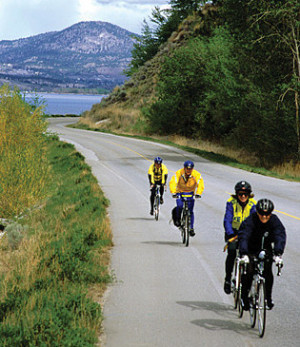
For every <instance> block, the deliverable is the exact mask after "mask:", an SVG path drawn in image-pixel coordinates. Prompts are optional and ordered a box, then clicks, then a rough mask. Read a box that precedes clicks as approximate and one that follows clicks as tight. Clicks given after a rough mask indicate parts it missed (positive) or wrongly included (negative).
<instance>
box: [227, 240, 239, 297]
mask: <svg viewBox="0 0 300 347" xmlns="http://www.w3.org/2000/svg"><path fill="white" fill-rule="evenodd" d="M236 248H237V242H230V243H229V244H228V249H227V258H226V261H225V282H224V291H225V293H226V294H230V293H231V275H232V270H233V266H234V260H235V257H236Z"/></svg>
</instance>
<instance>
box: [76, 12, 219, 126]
mask: <svg viewBox="0 0 300 347" xmlns="http://www.w3.org/2000/svg"><path fill="white" fill-rule="evenodd" d="M216 20H217V14H216V8H215V7H214V6H207V7H206V8H205V10H204V11H202V12H201V13H196V14H194V15H191V16H189V17H188V18H186V19H185V20H184V21H183V22H182V23H181V24H180V26H179V27H178V30H177V31H174V32H173V33H172V35H171V36H170V38H169V39H168V40H167V42H165V43H164V44H163V45H161V47H160V49H159V51H158V53H157V54H156V55H155V56H154V57H153V59H151V60H149V61H147V62H146V63H145V64H144V65H143V66H141V67H140V68H139V69H138V71H137V72H136V73H135V74H134V75H133V76H131V78H130V79H129V80H128V81H125V83H124V84H123V85H121V86H117V87H116V88H115V89H114V90H113V91H112V93H110V94H109V96H108V97H107V98H105V99H103V100H102V102H101V103H99V104H96V105H94V106H93V108H92V109H91V110H90V111H88V112H86V113H85V114H84V118H83V119H81V123H89V124H90V123H97V122H99V121H100V120H102V119H107V118H110V119H111V122H105V123H102V124H101V125H97V124H94V126H96V127H100V126H101V128H109V129H111V130H117V129H118V128H120V127H122V122H123V121H124V124H125V127H127V125H128V124H130V126H129V128H131V129H130V132H132V128H134V127H135V123H136V122H138V119H139V118H140V116H141V113H140V111H141V109H142V107H144V106H146V105H151V103H152V102H153V101H154V100H155V98H156V96H155V88H156V86H157V82H158V79H159V77H158V74H159V72H160V70H161V66H162V64H163V62H164V60H165V58H166V57H171V56H172V54H173V53H174V52H175V51H176V50H177V49H178V48H180V47H182V46H185V45H186V44H187V42H188V41H189V40H190V39H191V38H193V37H197V36H198V35H201V33H205V32H208V31H210V30H211V26H212V23H214V22H215V21H216ZM112 111H113V112H112ZM113 113H114V114H115V115H116V116H117V118H121V119H120V120H119V121H117V122H115V121H114V119H113V118H114V116H113ZM122 130H125V129H124V128H123V129H122ZM127 130H129V129H128V128H127ZM139 131H141V129H140V130H139Z"/></svg>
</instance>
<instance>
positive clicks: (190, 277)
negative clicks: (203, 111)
mask: <svg viewBox="0 0 300 347" xmlns="http://www.w3.org/2000/svg"><path fill="white" fill-rule="evenodd" d="M49 122H50V127H49V128H50V129H51V130H52V131H55V132H57V134H59V136H60V138H61V139H62V140H64V141H67V142H71V143H73V144H74V145H75V146H76V148H77V150H78V151H80V152H81V153H82V154H83V155H84V156H85V158H86V162H87V163H88V164H89V165H90V166H91V167H92V170H93V174H94V175H95V177H96V178H97V179H98V181H99V185H100V186H101V188H102V190H103V191H104V193H105V195H106V197H107V198H108V199H109V200H110V207H109V216H110V220H111V225H112V230H113V241H114V247H113V250H112V263H111V271H112V274H113V276H114V282H113V283H112V284H111V285H110V286H109V289H108V291H107V293H106V299H105V305H104V317H105V318H104V330H105V334H104V336H103V337H102V345H104V346H107V347H123V346H124V347H135V346H139V347H144V346H151V347H154V346H155V347H175V346H178V347H183V346H189V347H194V346H230V347H234V346H274V347H275V346H285V347H287V346H299V345H300V319H299V309H300V299H299V295H300V294H299V293H300V266H299V263H300V251H299V250H300V183H293V182H288V181H284V180H279V179H275V178H270V177H265V176H262V175H258V174H254V173H250V172H246V171H242V170H239V169H235V168H231V167H228V166H225V165H220V164H216V163H214V162H210V161H208V160H206V159H203V158H201V157H198V156H196V155H193V154H190V153H187V152H184V151H182V150H179V149H176V148H173V147H169V146H166V145H161V144H157V143H152V142H148V141H141V140H136V139H131V138H126V137H119V136H113V135H109V134H102V133H99V132H91V131H85V130H78V129H71V128H66V127H64V125H65V124H66V123H71V122H74V120H72V119H57V118H56V119H50V121H49ZM157 155H159V156H161V157H162V158H163V159H164V163H165V164H166V165H167V167H168V169H169V179H170V177H171V175H173V174H174V173H175V171H176V170H178V169H179V168H181V167H182V165H183V162H184V161H185V160H187V159H191V160H193V161H194V162H195V169H196V170H198V171H199V172H200V173H201V174H202V177H203V179H204V183H205V190H204V193H203V195H202V198H201V199H199V201H196V202H195V210H194V211H195V231H196V236H195V237H194V238H191V239H190V246H189V247H184V245H183V244H182V243H181V238H180V234H179V232H178V229H177V228H175V227H174V225H173V224H172V223H170V219H171V209H172V207H173V206H175V200H174V199H173V198H172V197H171V194H170V192H169V190H168V191H167V193H166V194H165V203H164V204H163V205H162V207H161V213H160V216H159V220H158V221H155V220H154V218H153V217H152V216H150V214H149V210H150V203H149V184H148V177H147V172H148V168H149V165H150V164H151V163H152V161H153V158H154V157H155V156H157ZM239 180H247V181H248V182H249V183H251V185H252V188H253V192H254V193H255V198H256V199H257V200H258V199H260V198H265V197H266V198H269V199H271V200H272V201H273V202H274V204H275V209H276V211H275V213H276V214H277V215H278V216H279V218H280V219H281V221H282V222H283V224H284V225H285V227H286V230H287V246H286V250H285V254H284V256H283V259H284V267H283V269H282V276H281V277H276V276H275V281H274V287H273V300H274V302H275V307H274V309H273V310H272V311H268V312H267V327H266V332H265V336H264V337H263V338H262V339H261V338H259V337H258V331H257V327H255V328H254V329H251V328H250V323H249V314H248V313H247V312H245V313H244V316H243V318H242V319H239V318H238V315H237V312H236V311H235V310H234V309H233V299H232V296H231V295H226V294H225V293H224V292H223V281H224V262H225V258H226V253H223V246H224V231H223V216H224V211H225V204H226V200H227V199H228V198H229V194H230V193H233V188H234V185H235V183H236V182H237V181H239ZM274 273H275V271H274Z"/></svg>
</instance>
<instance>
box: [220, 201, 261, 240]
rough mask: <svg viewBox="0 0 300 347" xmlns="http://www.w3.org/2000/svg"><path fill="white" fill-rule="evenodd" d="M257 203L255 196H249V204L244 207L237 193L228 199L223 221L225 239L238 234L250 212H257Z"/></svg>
mask: <svg viewBox="0 0 300 347" xmlns="http://www.w3.org/2000/svg"><path fill="white" fill-rule="evenodd" d="M255 204H256V201H255V200H254V199H253V198H249V200H248V202H247V204H246V205H245V206H244V208H243V207H242V206H241V205H240V203H239V202H238V199H237V198H236V197H235V195H233V196H231V198H229V199H228V200H227V203H226V210H225V215H224V221H223V225H224V229H225V241H228V239H230V238H231V237H233V236H235V235H237V231H238V230H239V228H240V225H241V224H242V222H243V221H244V220H245V219H246V218H247V217H249V215H250V214H252V213H253V212H255Z"/></svg>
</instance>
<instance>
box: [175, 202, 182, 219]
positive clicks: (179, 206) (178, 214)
mask: <svg viewBox="0 0 300 347" xmlns="http://www.w3.org/2000/svg"><path fill="white" fill-rule="evenodd" d="M176 205H177V207H176V220H177V221H178V222H179V223H180V218H181V213H182V209H183V201H182V200H181V198H179V199H176Z"/></svg>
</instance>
